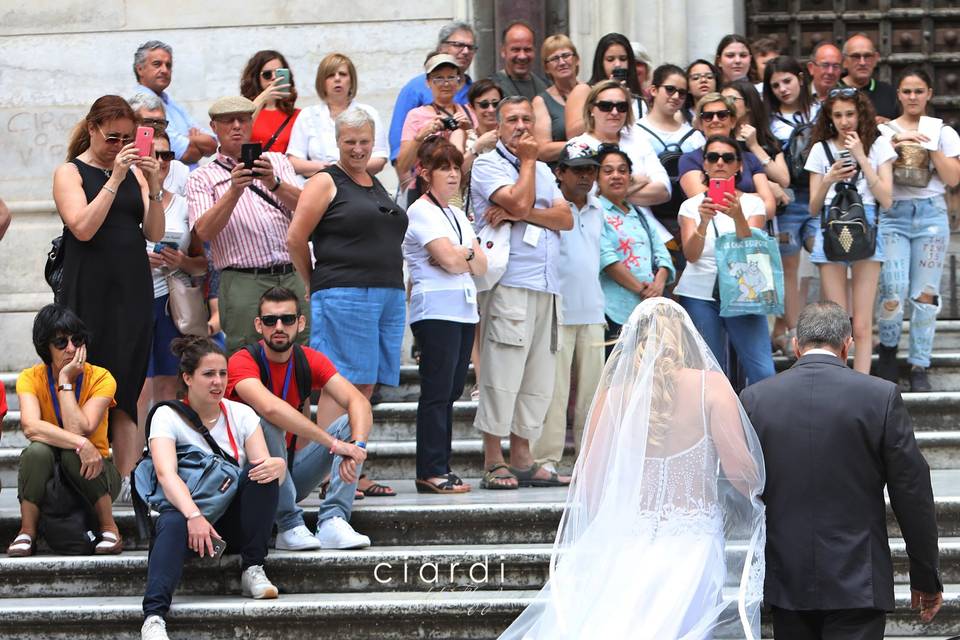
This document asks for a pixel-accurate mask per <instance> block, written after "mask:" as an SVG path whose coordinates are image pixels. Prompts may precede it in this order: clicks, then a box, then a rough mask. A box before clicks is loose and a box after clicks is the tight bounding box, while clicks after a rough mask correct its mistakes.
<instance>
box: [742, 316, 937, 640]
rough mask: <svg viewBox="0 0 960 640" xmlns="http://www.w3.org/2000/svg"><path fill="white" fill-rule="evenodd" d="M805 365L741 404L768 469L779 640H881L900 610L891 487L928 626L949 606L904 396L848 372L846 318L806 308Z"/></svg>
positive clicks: (770, 593)
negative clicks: (889, 516) (891, 538)
mask: <svg viewBox="0 0 960 640" xmlns="http://www.w3.org/2000/svg"><path fill="white" fill-rule="evenodd" d="M794 341H795V344H794V348H795V349H796V352H797V354H798V355H799V356H800V358H799V360H798V361H797V363H796V364H794V365H793V367H791V368H790V369H789V370H788V371H785V372H783V373H781V374H780V375H778V376H776V377H773V378H768V379H766V380H763V381H761V382H758V383H757V384H755V385H752V386H750V387H747V388H746V389H745V390H744V391H743V393H742V395H741V400H742V402H743V407H744V409H745V410H746V412H747V414H748V415H749V416H750V420H751V421H752V422H753V426H754V428H755V429H756V431H757V435H758V436H759V438H760V444H761V446H762V448H763V456H764V461H765V463H766V469H767V484H766V489H765V490H764V494H763V500H764V502H765V503H766V505H767V549H766V570H767V573H766V582H765V584H764V599H765V601H766V602H767V604H769V605H771V606H772V609H773V629H774V635H775V637H776V638H777V640H794V639H797V640H800V639H804V640H806V639H814V638H816V639H818V640H819V639H820V638H827V637H829V638H831V639H841V638H844V639H846V638H850V639H851V640H852V639H854V638H857V639H864V640H866V639H877V640H881V639H882V638H883V633H884V628H885V625H886V611H892V610H893V609H894V593H893V563H892V561H891V557H890V547H889V544H888V541H887V523H886V509H885V507H884V499H883V487H884V485H887V491H888V493H889V494H890V502H891V504H892V505H893V510H894V513H895V514H896V516H897V521H898V522H899V524H900V529H901V531H902V532H903V537H904V539H905V540H906V544H907V550H908V551H907V553H908V555H909V557H910V588H911V590H912V594H913V598H912V600H913V604H912V606H913V607H914V608H916V607H918V606H919V608H920V619H921V621H923V622H929V621H930V620H932V619H933V617H934V616H935V615H936V613H937V611H939V609H940V605H941V603H942V602H943V597H942V593H941V592H942V591H943V584H942V583H941V580H940V574H939V560H938V548H937V522H936V518H935V515H934V506H933V490H932V488H931V486H930V469H929V467H928V466H927V462H926V460H924V458H923V455H921V453H920V450H919V449H918V448H917V442H916V439H915V438H914V435H913V429H912V427H911V426H910V418H909V416H908V415H907V411H906V409H905V407H904V405H903V399H902V398H901V397H900V393H899V391H898V390H897V386H896V385H894V384H892V383H890V382H887V381H886V380H881V379H880V378H873V377H870V376H868V375H864V374H862V373H858V372H856V371H853V370H852V369H849V368H847V366H846V362H847V351H848V350H849V349H850V345H851V344H852V342H853V340H852V338H851V330H850V321H849V319H848V317H847V312H846V311H845V310H844V309H843V308H842V307H840V306H839V305H837V304H834V303H832V302H822V303H817V304H812V305H809V306H808V307H806V308H805V309H804V310H803V311H802V312H801V314H800V320H799V323H798V324H797V336H796V337H795V338H794Z"/></svg>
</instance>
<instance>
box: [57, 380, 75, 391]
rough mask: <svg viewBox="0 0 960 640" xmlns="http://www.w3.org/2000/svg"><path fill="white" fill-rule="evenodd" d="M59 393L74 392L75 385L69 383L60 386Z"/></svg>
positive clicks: (58, 387)
mask: <svg viewBox="0 0 960 640" xmlns="http://www.w3.org/2000/svg"><path fill="white" fill-rule="evenodd" d="M57 391H73V385H72V384H70V383H69V382H68V383H66V384H58V385H57Z"/></svg>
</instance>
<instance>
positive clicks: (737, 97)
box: [723, 96, 746, 102]
mask: <svg viewBox="0 0 960 640" xmlns="http://www.w3.org/2000/svg"><path fill="white" fill-rule="evenodd" d="M723 97H724V98H730V99H731V100H733V101H734V102H736V101H738V100H739V101H740V102H746V100H745V99H744V98H743V96H723Z"/></svg>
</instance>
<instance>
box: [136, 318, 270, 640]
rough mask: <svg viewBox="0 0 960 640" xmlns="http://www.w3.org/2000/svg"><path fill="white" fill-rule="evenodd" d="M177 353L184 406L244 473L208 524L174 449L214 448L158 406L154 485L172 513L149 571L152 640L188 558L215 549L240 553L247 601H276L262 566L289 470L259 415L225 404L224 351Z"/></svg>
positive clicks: (160, 633) (145, 631) (192, 344)
mask: <svg viewBox="0 0 960 640" xmlns="http://www.w3.org/2000/svg"><path fill="white" fill-rule="evenodd" d="M172 348H173V352H174V354H175V355H176V356H177V357H178V358H179V359H180V387H181V389H180V390H181V394H182V397H183V402H184V403H185V404H186V405H188V406H189V407H190V408H191V409H193V411H195V412H196V414H197V416H199V420H200V421H201V422H202V423H203V426H204V427H206V429H207V431H208V432H209V436H210V437H211V438H212V439H213V441H214V442H215V443H216V444H217V446H218V448H219V449H220V450H221V451H222V452H223V453H226V454H227V455H229V456H232V457H233V459H234V460H235V461H236V462H237V463H238V464H239V466H240V468H241V469H242V470H243V471H242V472H241V474H240V480H239V483H238V486H237V489H236V493H235V494H234V496H233V499H232V501H231V503H230V506H229V507H227V510H226V512H225V513H224V514H223V515H222V516H220V518H219V519H217V521H216V522H209V521H208V520H207V519H206V517H204V515H203V513H202V512H201V511H200V509H199V508H197V505H196V503H195V502H194V499H193V496H191V494H190V489H189V488H188V487H187V485H186V484H184V482H183V480H182V479H181V478H180V476H179V475H178V473H177V446H182V445H191V446H193V447H196V448H199V449H202V450H203V451H205V452H207V453H209V454H211V455H214V450H213V448H212V447H211V445H210V444H209V443H208V441H207V439H206V438H204V436H203V435H201V434H200V432H199V431H197V429H196V428H195V427H194V426H193V425H192V424H190V423H189V422H187V420H186V419H185V417H184V416H183V415H182V414H181V413H180V412H179V411H177V410H176V409H174V408H173V407H170V406H162V407H159V408H158V409H156V410H155V411H154V413H153V415H152V416H151V419H150V420H149V421H148V429H149V441H148V445H149V447H150V456H151V458H152V460H153V464H154V467H155V468H156V474H157V481H158V483H159V485H160V486H161V487H162V488H163V493H164V495H165V496H166V498H167V500H168V501H169V502H170V503H171V504H172V505H173V507H174V508H171V509H168V510H164V511H162V512H161V513H160V516H159V518H157V521H156V536H155V537H154V540H153V547H152V548H151V550H150V557H149V561H148V565H147V588H146V592H145V593H144V596H143V616H144V622H143V628H142V630H141V634H142V637H143V638H150V639H151V640H152V639H154V638H155V639H157V640H160V639H163V640H165V639H166V638H167V634H166V630H165V629H166V623H165V622H164V618H165V617H166V614H167V612H168V611H169V609H170V602H171V600H172V599H173V592H174V590H175V589H176V588H177V585H178V583H179V582H180V575H181V573H182V572H183V563H184V561H185V560H186V558H187V555H188V552H190V551H193V552H195V553H196V554H198V555H199V556H200V557H201V558H203V557H206V556H215V555H219V554H218V553H217V552H216V551H215V547H220V546H221V545H222V544H223V543H226V549H227V551H228V552H233V553H235V552H239V553H240V558H241V563H240V568H241V570H242V571H243V573H242V575H241V579H240V585H241V590H242V592H243V595H245V596H247V597H250V598H255V599H261V598H276V597H277V593H278V592H277V588H276V587H275V586H274V585H273V584H272V583H271V582H270V580H269V579H268V578H267V576H266V574H265V573H264V571H263V563H264V560H265V559H266V557H267V545H268V543H269V541H270V533H271V530H272V529H273V517H274V514H275V513H276V511H277V498H278V496H279V492H280V483H281V482H282V481H283V479H284V477H285V474H286V468H287V465H286V462H285V461H284V460H283V458H275V457H270V454H269V452H268V451H267V443H266V441H265V440H264V438H263V431H261V429H260V416H258V415H257V414H256V413H254V411H253V409H251V408H250V407H248V406H246V405H245V404H241V403H239V402H233V401H231V400H225V399H224V397H223V396H224V391H225V390H226V388H227V356H226V354H224V352H223V350H222V349H221V348H220V347H219V346H218V345H217V344H216V343H215V342H213V341H212V340H210V338H201V337H197V336H188V337H185V338H177V339H176V340H174V341H173V345H172Z"/></svg>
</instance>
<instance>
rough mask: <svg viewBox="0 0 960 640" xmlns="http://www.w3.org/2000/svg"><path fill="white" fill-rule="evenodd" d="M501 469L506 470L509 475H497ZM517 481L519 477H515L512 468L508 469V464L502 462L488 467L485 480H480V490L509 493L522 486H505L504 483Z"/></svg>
mask: <svg viewBox="0 0 960 640" xmlns="http://www.w3.org/2000/svg"><path fill="white" fill-rule="evenodd" d="M501 469H506V470H507V474H506V475H503V474H500V475H497V471H500V470H501ZM516 479H517V476H515V475H514V474H513V472H512V471H510V467H508V466H507V465H506V464H504V463H502V462H498V463H496V464H492V465H490V466H489V467H487V470H486V471H484V472H483V478H481V480H480V488H481V489H488V490H491V491H503V490H506V491H509V490H512V489H517V488H519V486H520V485H519V483H518V484H515V485H514V484H505V482H504V481H508V482H509V481H510V480H516Z"/></svg>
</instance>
